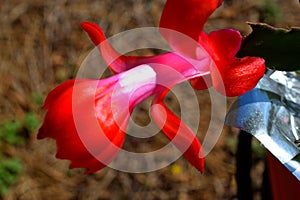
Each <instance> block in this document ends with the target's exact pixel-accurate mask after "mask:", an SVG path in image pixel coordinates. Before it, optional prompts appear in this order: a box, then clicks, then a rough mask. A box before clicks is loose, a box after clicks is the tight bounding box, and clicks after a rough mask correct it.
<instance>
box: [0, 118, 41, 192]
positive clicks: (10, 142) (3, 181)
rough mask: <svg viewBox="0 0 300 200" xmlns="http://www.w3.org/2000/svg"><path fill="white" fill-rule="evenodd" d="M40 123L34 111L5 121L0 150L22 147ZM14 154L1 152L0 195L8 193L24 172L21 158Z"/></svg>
mask: <svg viewBox="0 0 300 200" xmlns="http://www.w3.org/2000/svg"><path fill="white" fill-rule="evenodd" d="M39 123H40V121H39V119H38V117H37V116H36V115H35V114H33V113H27V114H25V116H24V117H23V118H22V119H15V120H12V121H5V122H3V123H2V125H1V126H0V150H4V149H6V148H8V147H11V146H17V147H18V148H22V146H24V145H25V144H26V139H27V138H28V136H29V134H31V133H33V132H34V131H35V130H36V129H37V127H38V126H39ZM12 156H13V155H6V154H4V153H0V197H1V196H4V195H6V194H7V192H8V191H9V187H10V186H11V185H12V184H14V183H15V182H16V181H17V179H18V177H19V176H20V175H21V174H22V172H23V165H22V162H21V160H20V159H19V158H15V157H12Z"/></svg>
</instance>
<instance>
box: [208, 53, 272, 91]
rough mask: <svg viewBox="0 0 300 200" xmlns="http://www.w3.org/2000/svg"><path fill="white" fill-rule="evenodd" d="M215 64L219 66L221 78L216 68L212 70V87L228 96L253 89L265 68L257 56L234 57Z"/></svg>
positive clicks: (262, 61) (262, 60) (263, 62)
mask: <svg viewBox="0 0 300 200" xmlns="http://www.w3.org/2000/svg"><path fill="white" fill-rule="evenodd" d="M217 66H221V67H220V68H221V70H220V74H221V78H222V80H220V78H219V74H218V73H219V72H218V71H217V69H214V70H212V80H213V85H214V88H215V89H216V90H217V91H219V92H220V93H221V94H223V95H226V96H229V97H233V96H239V95H242V94H244V93H246V92H248V91H249V90H251V89H253V88H254V87H255V86H256V84H257V82H258V81H259V80H260V79H261V78H262V77H263V75H264V73H265V69H266V67H265V61H264V59H262V58H258V57H244V58H242V59H234V60H233V61H231V62H227V63H226V62H225V63H217ZM224 89H225V91H224Z"/></svg>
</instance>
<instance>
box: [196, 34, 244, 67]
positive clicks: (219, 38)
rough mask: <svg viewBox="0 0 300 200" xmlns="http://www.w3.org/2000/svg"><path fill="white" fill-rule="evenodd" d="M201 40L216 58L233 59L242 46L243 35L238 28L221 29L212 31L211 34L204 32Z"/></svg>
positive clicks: (217, 59)
mask: <svg viewBox="0 0 300 200" xmlns="http://www.w3.org/2000/svg"><path fill="white" fill-rule="evenodd" d="M199 42H200V44H202V45H203V46H204V47H206V50H207V51H208V52H209V53H210V55H211V56H212V58H213V59H214V60H216V61H219V60H223V61H224V60H232V59H234V58H235V55H236V54H237V52H238V51H239V49H240V47H241V44H242V36H241V34H240V32H239V31H237V30H233V29H221V30H217V31H212V32H210V33H209V35H206V34H205V33H204V32H202V33H201V36H200V37H199Z"/></svg>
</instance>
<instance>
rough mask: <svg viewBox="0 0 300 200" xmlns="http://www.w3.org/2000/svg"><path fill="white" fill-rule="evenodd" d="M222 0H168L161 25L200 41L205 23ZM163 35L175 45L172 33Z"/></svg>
mask: <svg viewBox="0 0 300 200" xmlns="http://www.w3.org/2000/svg"><path fill="white" fill-rule="evenodd" d="M222 2H223V0H184V1H183V0H167V2H166V4H165V7H164V10H163V13H162V16H161V19H160V27H161V28H167V29H172V30H175V31H178V32H180V33H183V34H185V35H187V36H189V37H191V38H192V39H194V40H195V41H198V38H199V35H200V33H201V31H202V29H203V26H204V23H205V22H206V21H207V19H208V17H209V16H210V15H211V14H212V12H213V11H214V10H215V9H217V8H218V7H219V6H220V5H221V4H222ZM163 36H164V37H165V39H166V40H167V41H168V42H169V43H170V44H172V45H173V44H174V45H175V43H176V41H174V40H173V39H172V35H170V34H164V33H163Z"/></svg>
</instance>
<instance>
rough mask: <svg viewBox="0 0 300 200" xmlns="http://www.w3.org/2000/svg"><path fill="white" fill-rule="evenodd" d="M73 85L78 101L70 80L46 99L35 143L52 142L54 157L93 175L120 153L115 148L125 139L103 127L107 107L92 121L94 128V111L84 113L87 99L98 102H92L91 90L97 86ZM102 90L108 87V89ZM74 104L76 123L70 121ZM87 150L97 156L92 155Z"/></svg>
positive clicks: (111, 127)
mask: <svg viewBox="0 0 300 200" xmlns="http://www.w3.org/2000/svg"><path fill="white" fill-rule="evenodd" d="M76 81H78V82H77V84H78V87H79V89H80V90H82V97H78V98H79V99H74V98H73V91H74V85H75V81H74V80H71V81H67V82H65V83H63V84H62V85H60V86H58V87H57V88H56V89H54V90H53V91H52V92H51V93H49V95H48V97H47V99H46V104H47V106H46V109H47V110H48V111H47V113H46V116H45V119H44V122H43V125H42V127H41V128H40V129H39V133H38V135H37V137H38V139H43V138H45V137H50V138H53V139H55V140H56V144H57V154H56V157H57V158H60V159H68V160H70V161H71V165H70V168H72V167H80V168H87V169H88V171H87V172H94V171H97V170H99V169H101V168H103V167H104V166H106V165H107V164H108V163H109V162H111V161H112V160H113V159H114V158H115V156H116V155H117V153H118V149H120V148H118V147H121V146H122V145H123V141H124V136H125V135H124V132H123V131H122V130H120V128H119V126H118V125H117V124H115V123H113V124H107V123H106V122H105V121H103V120H102V119H105V117H110V115H111V109H109V107H110V104H106V106H107V107H108V109H107V110H104V111H103V112H102V118H97V119H96V123H97V124H95V123H93V122H92V120H93V119H94V120H95V113H94V112H95V111H94V110H93V111H91V110H90V111H89V110H88V109H87V108H88V107H89V106H90V105H87V104H88V103H90V102H88V101H87V102H85V99H87V98H88V96H90V97H91V98H93V99H94V101H99V99H95V94H94V93H93V90H92V88H94V87H95V86H96V85H97V84H98V81H94V80H76ZM106 86H107V87H110V85H106ZM105 90H106V88H99V91H96V92H97V93H99V92H100V93H104V92H106V91H105ZM104 96H105V95H104ZM102 97H103V96H102ZM104 103H105V102H104ZM74 104H75V107H76V108H77V109H78V110H79V112H81V113H82V115H80V116H79V118H80V119H76V118H75V117H74V110H73V109H74V108H73V106H74ZM92 106H94V104H93V105H92ZM76 108H75V109H76ZM78 120H80V122H79V121H78ZM124 121H126V119H124ZM76 123H80V124H79V125H78V124H76ZM78 126H81V127H84V128H85V129H84V132H83V133H81V134H80V135H81V136H80V135H79V132H78ZM99 127H101V129H102V130H103V133H104V135H102V136H101V134H99V131H98V129H99ZM81 131H82V130H81ZM82 137H84V138H85V140H84V141H85V142H83V140H82ZM99 138H100V139H102V140H100V139H99ZM103 138H104V139H106V142H104V141H103ZM86 141H88V142H86ZM107 141H108V142H107ZM91 148H92V149H93V151H94V152H96V153H97V152H98V154H97V155H94V154H93V155H92V153H91V152H90V150H91Z"/></svg>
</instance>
